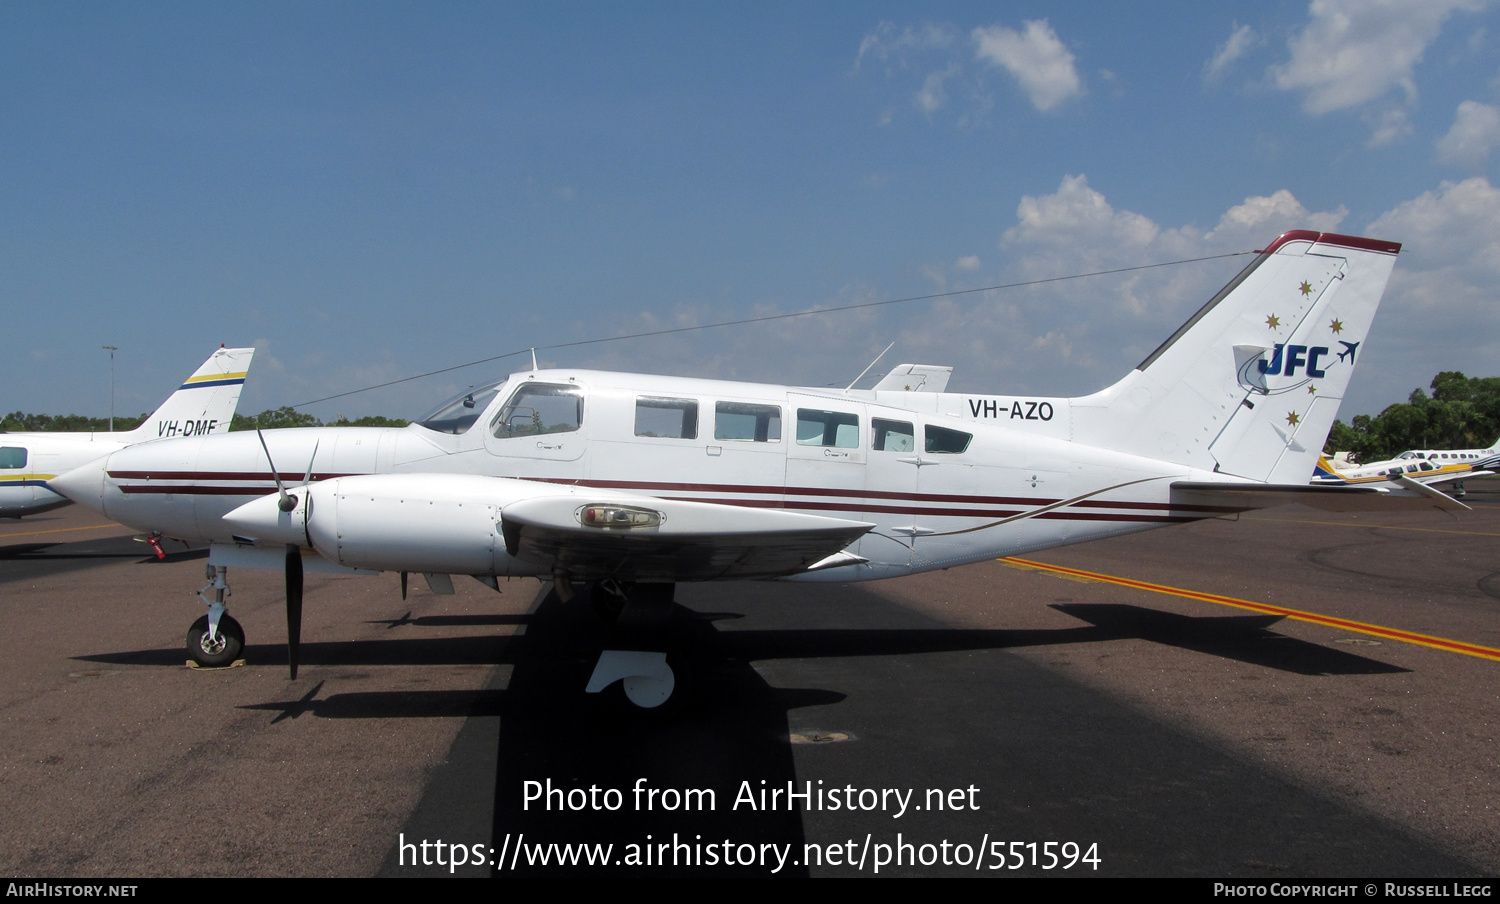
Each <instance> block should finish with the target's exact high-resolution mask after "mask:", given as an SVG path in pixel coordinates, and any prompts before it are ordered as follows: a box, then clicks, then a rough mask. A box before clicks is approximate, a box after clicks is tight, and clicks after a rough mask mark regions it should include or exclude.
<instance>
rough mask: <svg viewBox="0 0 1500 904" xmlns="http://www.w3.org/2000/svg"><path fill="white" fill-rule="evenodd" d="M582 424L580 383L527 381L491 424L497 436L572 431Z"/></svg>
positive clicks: (581, 391) (509, 436) (500, 437)
mask: <svg viewBox="0 0 1500 904" xmlns="http://www.w3.org/2000/svg"><path fill="white" fill-rule="evenodd" d="M581 426H583V390H582V389H580V388H579V387H577V386H561V385H553V384H550V383H526V384H524V385H522V386H521V387H520V388H519V389H517V390H516V391H515V392H514V393H513V394H512V395H511V397H510V400H509V401H507V402H506V403H505V407H504V408H502V409H500V414H499V415H498V416H497V417H496V418H495V422H494V423H493V424H492V425H491V430H492V432H493V433H494V434H495V438H496V439H509V438H511V437H515V436H538V435H540V434H544V433H572V432H573V431H575V430H577V429H578V428H579V427H581Z"/></svg>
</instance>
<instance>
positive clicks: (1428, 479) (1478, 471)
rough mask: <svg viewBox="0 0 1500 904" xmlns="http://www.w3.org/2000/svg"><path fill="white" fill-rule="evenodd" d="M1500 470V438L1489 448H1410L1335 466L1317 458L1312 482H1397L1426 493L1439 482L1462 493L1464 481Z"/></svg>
mask: <svg viewBox="0 0 1500 904" xmlns="http://www.w3.org/2000/svg"><path fill="white" fill-rule="evenodd" d="M1495 471H1500V440H1496V441H1495V442H1494V443H1493V444H1492V445H1491V446H1490V447H1489V448H1488V449H1413V450H1411V451H1409V452H1402V453H1401V454H1400V455H1398V456H1396V457H1395V458H1390V459H1387V460H1385V461H1372V462H1370V463H1368V464H1364V463H1360V464H1357V465H1352V466H1350V467H1347V468H1339V467H1336V466H1335V465H1334V464H1333V462H1330V461H1329V460H1328V459H1326V458H1321V457H1320V458H1319V459H1318V466H1317V468H1316V470H1314V471H1313V479H1312V483H1313V484H1314V485H1320V486H1384V485H1392V486H1400V487H1404V488H1406V489H1410V490H1416V491H1417V492H1424V493H1428V494H1435V493H1439V491H1438V490H1436V489H1433V487H1434V486H1436V485H1438V484H1452V492H1453V495H1455V496H1462V495H1463V494H1464V485H1463V481H1464V479H1465V478H1468V477H1474V476H1476V475H1483V474H1488V473H1492V472H1495Z"/></svg>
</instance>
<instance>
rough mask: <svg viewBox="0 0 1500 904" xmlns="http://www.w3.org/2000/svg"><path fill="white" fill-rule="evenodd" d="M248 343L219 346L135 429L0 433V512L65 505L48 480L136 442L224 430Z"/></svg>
mask: <svg viewBox="0 0 1500 904" xmlns="http://www.w3.org/2000/svg"><path fill="white" fill-rule="evenodd" d="M254 356H255V349H253V348H220V349H218V350H217V351H215V352H214V353H213V354H212V355H209V356H208V360H207V361H204V362H203V366H202V367H200V368H198V369H197V370H195V371H193V375H192V376H190V377H188V378H187V382H185V383H183V384H182V386H180V387H178V389H177V391H176V392H174V393H172V394H171V395H170V396H168V397H167V400H166V401H165V402H163V403H162V405H161V407H160V408H158V409H156V411H155V412H153V413H152V415H151V416H150V417H148V418H146V420H145V421H143V422H142V423H141V425H140V426H139V427H137V428H136V429H134V430H121V431H118V432H114V433H110V432H101V433H0V518H20V517H22V516H24V515H35V514H37V513H39V512H45V511H50V510H51V509H55V508H57V507H58V506H62V505H67V504H68V500H67V499H66V498H65V497H63V496H60V495H58V494H57V493H56V492H54V491H53V490H52V488H51V487H50V486H49V485H48V481H50V480H51V479H52V478H54V477H56V476H57V475H59V474H66V473H67V472H68V471H71V470H73V469H74V468H76V467H78V466H79V465H81V464H84V463H85V462H89V461H93V460H94V459H96V458H100V457H102V456H105V455H108V454H109V453H111V452H115V451H118V450H120V449H123V448H125V447H126V446H131V445H134V444H136V443H143V442H147V441H149V440H157V439H164V438H168V437H177V436H198V435H206V434H210V433H228V432H229V423H230V421H231V420H233V419H234V409H235V408H236V407H237V406H238V405H239V403H240V390H241V389H242V388H244V385H245V374H246V373H247V372H248V371H249V370H250V359H251V358H252V357H254Z"/></svg>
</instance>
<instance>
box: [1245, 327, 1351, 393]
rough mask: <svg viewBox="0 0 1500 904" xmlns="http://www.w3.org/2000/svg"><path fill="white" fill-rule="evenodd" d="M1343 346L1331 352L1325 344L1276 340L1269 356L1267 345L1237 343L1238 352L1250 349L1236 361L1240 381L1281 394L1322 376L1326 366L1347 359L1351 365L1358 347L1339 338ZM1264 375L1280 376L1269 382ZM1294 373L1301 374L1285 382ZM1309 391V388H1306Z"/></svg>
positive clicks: (1250, 388) (1257, 388)
mask: <svg viewBox="0 0 1500 904" xmlns="http://www.w3.org/2000/svg"><path fill="white" fill-rule="evenodd" d="M1338 343H1339V345H1341V346H1343V348H1342V350H1341V351H1338V352H1336V353H1335V352H1333V350H1332V349H1330V348H1329V347H1328V346H1326V345H1288V344H1286V343H1281V342H1278V343H1277V344H1276V345H1275V346H1273V347H1272V348H1271V349H1269V351H1270V359H1269V360H1267V358H1266V351H1267V350H1266V349H1251V348H1245V347H1239V346H1237V347H1236V352H1237V354H1238V353H1240V352H1251V355H1250V356H1248V357H1245V356H1241V357H1240V362H1239V375H1238V376H1239V383H1240V385H1241V386H1243V387H1245V388H1246V389H1249V390H1252V391H1255V392H1258V393H1261V394H1262V395H1280V394H1281V393H1284V392H1291V391H1293V390H1296V389H1301V388H1302V387H1304V386H1307V385H1308V384H1310V383H1312V381H1313V380H1321V379H1323V378H1324V377H1325V376H1327V375H1328V369H1329V368H1331V367H1335V366H1337V365H1339V364H1345V363H1347V364H1348V365H1349V366H1350V367H1353V366H1354V358H1355V355H1356V353H1357V352H1358V351H1359V343H1358V342H1344V341H1343V340H1338ZM1267 377H1281V378H1283V379H1282V380H1278V381H1276V383H1277V385H1275V386H1272V385H1270V383H1269V382H1268V380H1267V379H1266V378H1267ZM1295 377H1302V379H1300V380H1295V381H1294V382H1286V381H1287V380H1289V379H1291V378H1295ZM1308 391H1309V392H1311V391H1312V390H1308Z"/></svg>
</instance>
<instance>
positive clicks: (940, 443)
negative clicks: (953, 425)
mask: <svg viewBox="0 0 1500 904" xmlns="http://www.w3.org/2000/svg"><path fill="white" fill-rule="evenodd" d="M924 429H925V430H926V432H927V451H928V452H935V453H941V454H946V455H957V454H958V453H960V452H962V451H964V450H965V449H967V448H969V441H970V440H972V439H973V438H974V434H972V433H965V432H963V431H962V430H949V429H948V428H947V427H934V426H932V425H931V424H928V425H927V426H926V427H925V428H924Z"/></svg>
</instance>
